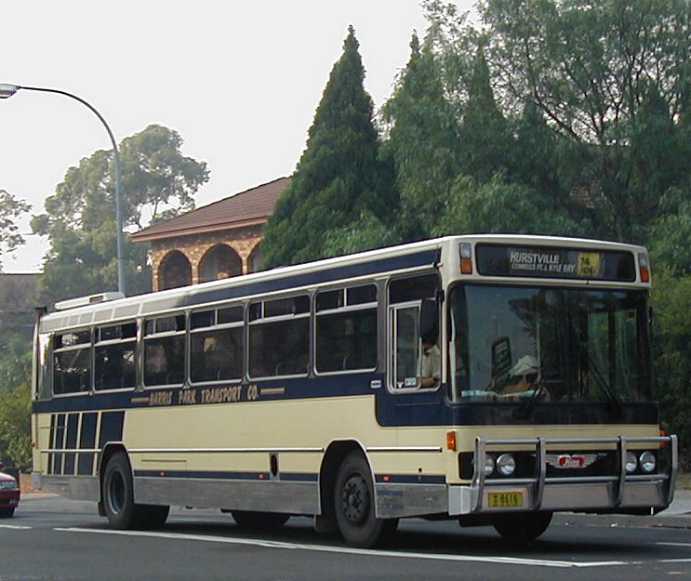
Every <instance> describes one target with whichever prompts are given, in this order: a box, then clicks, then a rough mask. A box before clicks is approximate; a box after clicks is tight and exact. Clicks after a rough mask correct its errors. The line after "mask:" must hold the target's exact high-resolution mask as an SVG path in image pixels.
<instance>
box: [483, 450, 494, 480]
mask: <svg viewBox="0 0 691 581" xmlns="http://www.w3.org/2000/svg"><path fill="white" fill-rule="evenodd" d="M483 470H484V471H485V476H489V475H490V474H492V472H494V456H492V455H491V454H487V455H486V456H485V465H484V466H483Z"/></svg>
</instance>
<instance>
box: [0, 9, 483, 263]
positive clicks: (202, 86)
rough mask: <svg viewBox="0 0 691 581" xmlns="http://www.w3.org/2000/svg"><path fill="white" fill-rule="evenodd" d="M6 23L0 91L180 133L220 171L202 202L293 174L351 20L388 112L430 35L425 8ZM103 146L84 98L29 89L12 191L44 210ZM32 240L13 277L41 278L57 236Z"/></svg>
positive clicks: (17, 127)
mask: <svg viewBox="0 0 691 581" xmlns="http://www.w3.org/2000/svg"><path fill="white" fill-rule="evenodd" d="M458 4H459V6H460V7H461V9H468V8H469V7H470V6H471V0H458ZM2 20H3V42H2V45H3V50H2V52H0V83H3V82H4V83H15V84H19V85H27V86H32V85H33V86H42V87H49V88H57V89H62V90H65V91H68V92H71V93H74V94H76V95H79V96H80V97H82V98H83V99H86V100H87V101H88V102H90V103H91V104H92V105H93V106H95V107H96V108H97V109H98V110H99V111H100V112H101V114H102V115H103V116H104V117H105V119H106V120H107V122H108V123H109V124H110V126H111V128H112V130H113V132H114V134H115V137H116V139H117V140H118V141H121V140H122V139H123V138H125V137H127V136H129V135H132V134H133V133H136V132H138V131H141V130H142V129H144V128H145V127H146V126H147V125H149V124H151V123H157V124H162V125H165V126H166V127H170V128H171V129H175V130H176V131H178V132H179V133H180V135H181V136H182V138H183V140H184V144H183V147H182V151H183V153H184V154H185V155H188V156H191V157H193V158H195V159H197V160H203V161H206V162H207V164H208V167H209V169H210V171H211V178H210V180H209V182H208V183H207V184H205V185H204V186H203V187H202V188H201V189H200V190H199V192H198V193H197V196H196V204H197V206H201V205H204V204H207V203H209V202H212V201H214V200H217V199H220V198H222V197H225V196H228V195H231V194H233V193H236V192H239V191H242V190H244V189H247V188H250V187H253V186H255V185H259V184H262V183H265V182H268V181H271V180H273V179H275V178H277V177H281V176H285V175H289V174H290V173H292V171H293V170H294V169H295V164H296V163H297V160H298V158H299V156H300V154H301V153H302V150H303V148H304V146H305V140H306V135H307V130H308V128H309V126H310V124H311V122H312V119H313V116H314V111H315V109H316V106H317V104H318V102H319V99H320V97H321V93H322V90H323V88H324V86H325V84H326V81H327V79H328V75H329V72H330V70H331V67H332V66H333V63H334V62H335V61H336V60H337V59H338V58H339V56H340V54H341V50H342V46H343V40H344V38H345V36H346V33H347V27H348V25H349V24H352V25H353V26H354V27H355V31H356V36H357V38H358V40H359V42H360V53H361V55H362V58H363V62H364V65H365V69H366V79H365V88H366V89H367V91H368V92H369V93H370V95H371V96H372V98H373V100H374V103H375V107H377V108H378V107H380V106H381V105H382V104H383V103H384V102H385V100H386V99H387V98H388V96H389V95H390V94H391V91H392V88H393V83H394V81H395V78H396V75H397V74H398V73H399V72H400V71H401V70H402V69H403V67H404V66H405V63H406V62H407V60H408V55H409V46H408V44H409V42H410V35H411V33H412V31H413V30H417V31H418V33H420V34H421V35H422V34H423V33H424V31H425V28H426V22H425V18H424V13H423V9H422V8H421V6H420V3H419V0H348V1H347V2H343V1H339V2H335V1H333V0H331V1H329V0H291V1H290V2H287V1H285V0H264V1H263V2H256V1H255V2H251V1H250V2H247V1H243V2H239V1H236V0H226V1H224V2H219V1H213V0H197V1H195V2H193V3H192V2H188V1H186V2H182V1H177V0H169V1H158V0H118V1H117V2H110V3H106V2H99V1H94V0H61V1H60V2H55V1H50V0H34V1H33V2H6V3H3V8H2ZM105 148H108V149H109V148H110V144H109V141H108V137H107V134H106V132H105V130H104V129H103V127H102V126H101V125H100V123H99V121H98V119H97V118H96V117H95V116H94V115H93V114H92V113H91V112H90V111H89V110H88V109H86V108H85V107H84V106H83V105H81V104H79V103H77V102H75V101H72V100H70V99H68V98H65V97H61V96H59V95H52V94H44V93H35V92H33V93H32V92H28V91H25V92H19V93H17V94H16V95H15V96H14V97H12V98H11V99H8V100H3V101H0V189H5V190H7V191H9V192H11V193H12V194H14V195H16V196H18V197H20V198H22V199H24V200H26V201H28V202H29V203H30V204H31V205H32V206H33V209H32V212H33V213H41V212H43V202H44V200H45V199H46V197H47V196H49V195H51V194H52V193H53V192H54V190H55V186H56V185H57V184H58V183H60V182H61V181H62V178H63V176H64V175H65V172H66V170H67V168H68V167H70V166H73V165H77V164H78V163H79V160H80V159H82V158H84V157H88V156H89V155H90V154H91V153H93V152H94V151H95V150H97V149H105ZM21 231H22V233H24V234H27V233H29V232H30V227H29V218H28V217H27V218H26V219H24V220H22V222H21ZM25 239H26V245H25V246H24V247H22V248H21V249H20V250H19V251H17V252H16V253H15V255H14V256H3V261H2V262H3V265H2V269H3V271H4V272H37V271H39V270H40V268H41V263H42V258H43V255H44V253H45V251H46V250H47V248H48V242H47V240H46V239H43V238H41V237H38V236H26V237H25Z"/></svg>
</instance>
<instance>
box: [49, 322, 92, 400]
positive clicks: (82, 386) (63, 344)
mask: <svg viewBox="0 0 691 581" xmlns="http://www.w3.org/2000/svg"><path fill="white" fill-rule="evenodd" d="M90 390H91V330H83V331H70V332H68V333H63V334H61V335H55V337H54V349H53V394H54V395H67V394H73V393H83V392H86V391H90Z"/></svg>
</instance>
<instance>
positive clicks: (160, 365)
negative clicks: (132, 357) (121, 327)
mask: <svg viewBox="0 0 691 581" xmlns="http://www.w3.org/2000/svg"><path fill="white" fill-rule="evenodd" d="M185 329H186V321H185V316H184V315H172V316H168V317H160V318H158V319H149V320H147V321H146V323H145V327H144V385H145V386H147V387H150V386H154V385H180V384H182V383H183V382H184V381H185Z"/></svg>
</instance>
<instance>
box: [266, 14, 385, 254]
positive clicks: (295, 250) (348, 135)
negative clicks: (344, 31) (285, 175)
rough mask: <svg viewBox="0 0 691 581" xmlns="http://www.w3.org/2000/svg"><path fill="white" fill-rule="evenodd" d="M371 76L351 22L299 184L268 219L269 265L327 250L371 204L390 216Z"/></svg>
mask: <svg viewBox="0 0 691 581" xmlns="http://www.w3.org/2000/svg"><path fill="white" fill-rule="evenodd" d="M364 76H365V70H364V68H363V66H362V60H361V58H360V53H359V52H358V41H357V40H356V38H355V32H354V30H353V27H352V26H351V27H349V28H348V36H347V37H346V39H345V42H344V44H343V54H342V55H341V58H340V59H339V60H338V61H337V62H336V64H335V65H334V66H333V69H332V70H331V74H330V77H329V81H328V83H327V85H326V88H325V89H324V93H323V95H322V99H321V102H320V103H319V106H318V107H317V111H316V114H315V116H314V121H313V123H312V126H311V127H310V129H309V132H308V139H307V146H306V149H305V151H304V152H303V154H302V156H301V158H300V161H299V162H298V165H297V168H296V170H295V174H294V175H293V179H292V182H291V185H290V186H289V188H288V189H287V190H286V191H285V192H284V193H283V194H282V195H281V197H280V199H279V201H278V204H277V205H276V209H275V211H274V214H273V216H272V217H271V218H270V219H269V222H268V224H267V227H266V232H265V239H264V242H263V246H262V251H263V253H264V258H265V260H266V263H267V265H268V266H277V265H281V264H292V263H297V262H304V261H308V260H314V259H317V258H322V257H324V256H326V255H327V252H326V249H325V235H326V232H329V231H331V230H335V229H339V228H344V227H347V226H349V225H351V224H354V223H357V221H358V220H359V218H360V215H361V213H362V212H363V211H366V212H371V213H372V214H373V215H374V216H375V217H377V219H380V220H383V221H386V218H387V216H391V213H392V206H394V207H395V195H394V192H393V188H392V185H391V183H390V180H391V179H392V178H391V172H390V170H389V169H388V168H387V167H386V165H385V164H383V163H382V162H381V161H380V160H379V158H378V148H379V143H378V135H377V131H376V129H375V127H374V124H373V122H372V111H373V104H372V99H371V98H370V96H369V95H368V94H367V93H366V92H365V90H364V86H363V80H364ZM332 250H333V247H332Z"/></svg>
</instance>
